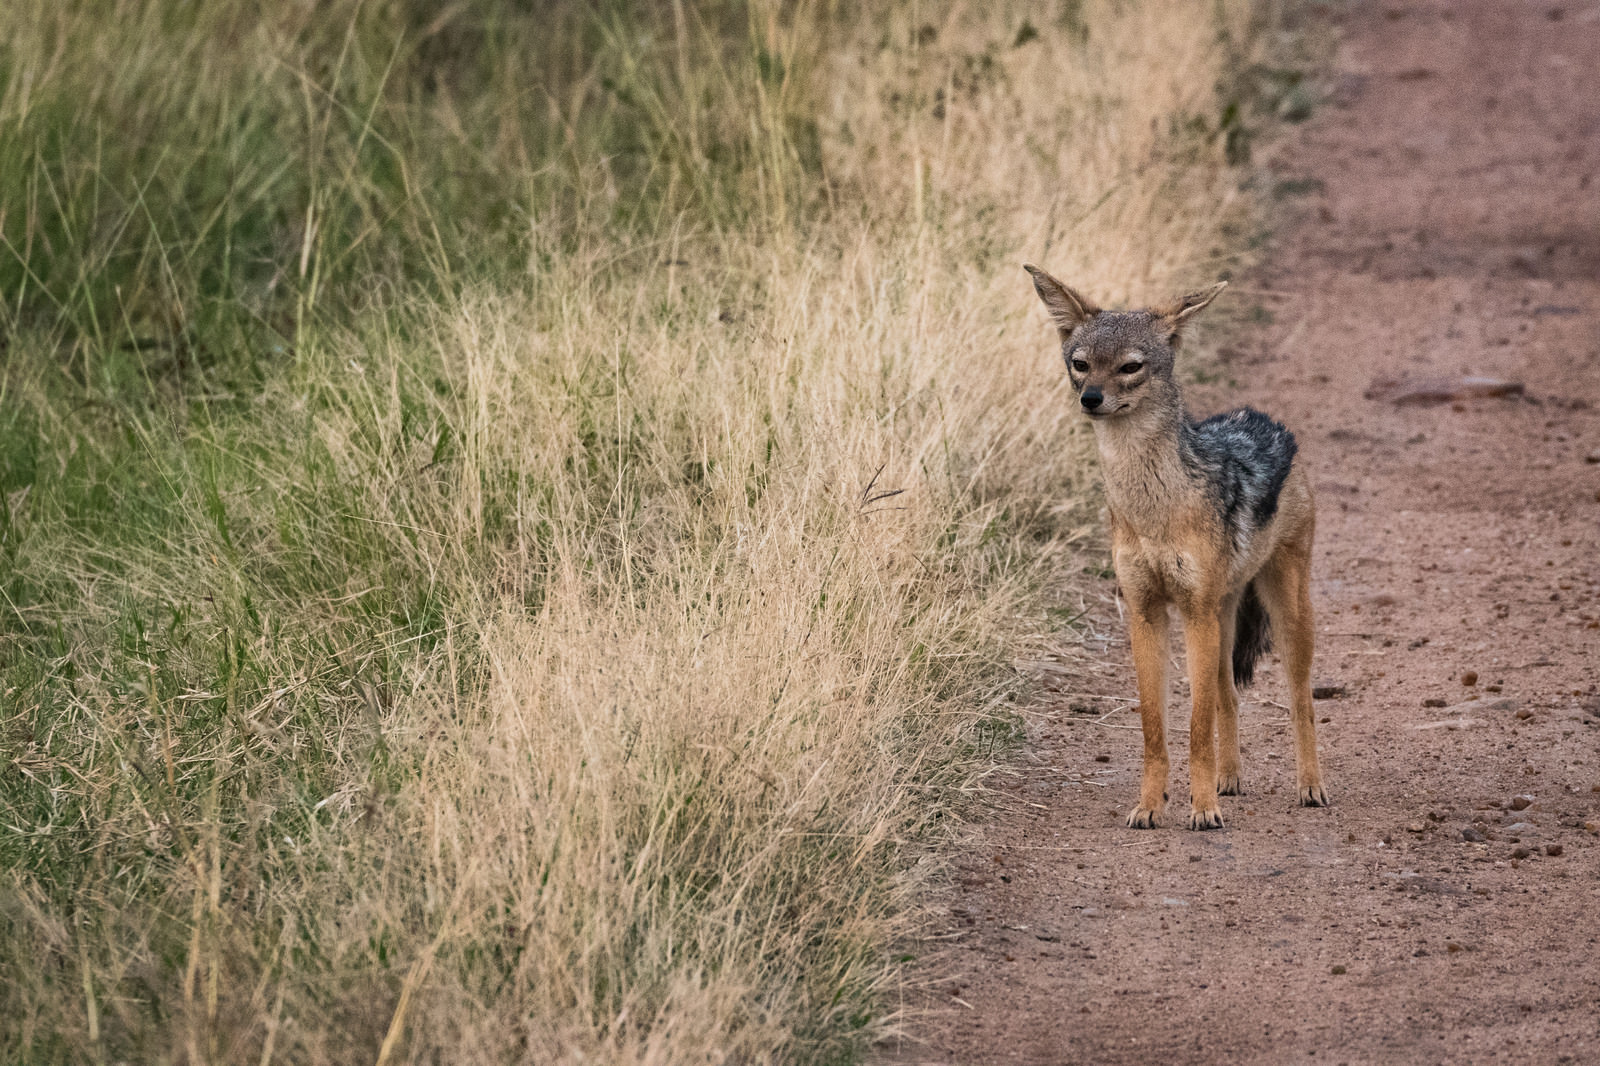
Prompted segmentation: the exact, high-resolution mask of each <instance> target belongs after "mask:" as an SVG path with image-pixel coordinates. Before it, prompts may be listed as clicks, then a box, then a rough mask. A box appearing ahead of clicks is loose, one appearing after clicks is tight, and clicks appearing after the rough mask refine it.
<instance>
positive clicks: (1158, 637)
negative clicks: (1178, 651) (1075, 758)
mask: <svg viewBox="0 0 1600 1066" xmlns="http://www.w3.org/2000/svg"><path fill="white" fill-rule="evenodd" d="M1129 614H1130V615H1131V616H1132V619H1133V623H1132V625H1131V626H1130V627H1129V636H1130V638H1131V640H1132V643H1133V669H1134V673H1135V674H1137V675H1138V682H1139V724H1140V725H1141V726H1142V727H1143V729H1144V776H1143V778H1142V780H1141V781H1140V784H1139V805H1138V806H1137V807H1135V808H1134V809H1133V810H1132V811H1130V812H1129V813H1128V825H1129V827H1131V828H1133V829H1154V828H1155V827H1156V826H1157V825H1159V824H1160V822H1161V818H1162V815H1163V814H1164V813H1165V811H1166V806H1167V721H1166V719H1167V608H1166V605H1165V604H1162V605H1160V606H1149V605H1140V604H1137V603H1135V604H1134V605H1133V610H1132V611H1130V612H1129Z"/></svg>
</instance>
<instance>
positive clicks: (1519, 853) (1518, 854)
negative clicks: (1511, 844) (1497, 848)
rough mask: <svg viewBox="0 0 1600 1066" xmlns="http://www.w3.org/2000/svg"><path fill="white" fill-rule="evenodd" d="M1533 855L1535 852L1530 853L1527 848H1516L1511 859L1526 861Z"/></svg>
mask: <svg viewBox="0 0 1600 1066" xmlns="http://www.w3.org/2000/svg"><path fill="white" fill-rule="evenodd" d="M1532 854H1533V852H1531V851H1529V850H1528V849H1527V848H1514V849H1512V852H1511V857H1512V858H1513V859H1526V858H1527V857H1528V856H1529V855H1532Z"/></svg>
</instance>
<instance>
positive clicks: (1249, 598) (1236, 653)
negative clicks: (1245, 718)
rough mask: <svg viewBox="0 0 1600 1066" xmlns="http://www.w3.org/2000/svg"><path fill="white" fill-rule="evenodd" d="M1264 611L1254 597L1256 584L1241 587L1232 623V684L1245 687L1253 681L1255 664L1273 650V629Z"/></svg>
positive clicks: (1258, 597)
mask: <svg viewBox="0 0 1600 1066" xmlns="http://www.w3.org/2000/svg"><path fill="white" fill-rule="evenodd" d="M1268 623H1269V619H1268V618H1267V609H1266V608H1265V607H1263V606H1262V605H1261V597H1260V596H1257V595H1256V586H1255V582H1251V583H1250V584H1248V585H1246V586H1245V587H1244V595H1243V596H1241V597H1239V612H1238V614H1236V615H1235V616H1234V621H1233V683H1234V684H1235V685H1236V686H1238V687H1239V688H1245V687H1247V686H1248V685H1249V684H1250V682H1252V681H1254V680H1255V679H1256V660H1258V659H1260V658H1261V657H1262V656H1263V655H1265V654H1266V653H1267V652H1269V651H1271V650H1272V628H1271V626H1270V625H1269V624H1268Z"/></svg>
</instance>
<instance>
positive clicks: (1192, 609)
mask: <svg viewBox="0 0 1600 1066" xmlns="http://www.w3.org/2000/svg"><path fill="white" fill-rule="evenodd" d="M1027 270H1028V273H1030V274H1032V275H1033V285H1034V288H1035V290H1037V291H1038V293H1039V298H1040V299H1041V300H1043V301H1044V305H1045V307H1046V308H1048V309H1049V311H1050V317H1051V318H1052V319H1054V321H1055V324H1056V329H1057V330H1058V331H1059V332H1060V334H1061V354H1062V357H1063V358H1064V359H1065V360H1066V363H1067V374H1068V376H1069V377H1070V378H1071V380H1072V386H1073V388H1074V389H1075V390H1076V392H1077V394H1078V399H1079V403H1080V405H1081V407H1082V409H1083V412H1084V413H1085V414H1086V415H1088V416H1089V417H1090V418H1091V419H1093V420H1094V433H1095V441H1096V443H1097V444H1098V445H1099V449H1100V465H1101V467H1102V469H1103V471H1104V474H1105V486H1106V508H1107V510H1108V511H1109V512H1110V515H1111V553H1112V563H1113V566H1114V567H1115V569H1116V574H1117V581H1118V583H1119V584H1120V585H1121V587H1122V595H1123V597H1124V598H1125V599H1126V600H1127V603H1128V606H1129V617H1130V628H1131V636H1132V644H1133V665H1134V670H1135V672H1136V673H1137V674H1138V684H1139V717H1140V719H1141V722H1142V725H1143V728H1144V778H1143V782H1142V784H1141V785H1140V789H1139V805H1138V806H1137V807H1135V808H1134V809H1133V811H1132V812H1131V813H1129V815H1128V824H1129V825H1130V826H1134V827H1137V828H1153V827H1154V826H1156V825H1157V824H1158V823H1159V822H1160V820H1161V818H1162V814H1163V811H1164V809H1165V805H1166V798H1167V793H1166V788H1167V765H1168V764H1167V741H1166V721H1165V718H1166V696H1167V676H1166V674H1167V672H1166V667H1167V607H1168V605H1169V604H1175V605H1176V606H1177V608H1178V611H1179V613H1180V614H1181V615H1182V616H1183V630H1184V640H1185V644H1186V648H1187V657H1188V665H1189V687H1190V690H1191V692H1192V693H1193V698H1194V713H1193V715H1192V717H1191V718H1190V720H1189V795H1190V807H1189V821H1188V824H1189V828H1191V829H1216V828H1220V827H1221V826H1222V808H1221V806H1220V805H1219V804H1218V802H1217V796H1218V795H1219V794H1221V795H1225V796H1226V795H1239V794H1240V793H1241V792H1242V791H1243V789H1242V788H1241V785H1240V780H1239V715H1238V711H1239V704H1238V698H1237V696H1236V694H1235V691H1234V685H1235V683H1237V684H1238V685H1240V686H1243V685H1247V684H1249V683H1250V680H1251V678H1252V676H1253V674H1254V670H1255V663H1256V660H1257V659H1258V658H1259V657H1260V656H1261V655H1262V653H1263V652H1265V651H1266V650H1267V648H1268V647H1269V645H1270V640H1271V638H1273V637H1275V638H1276V640H1277V644H1278V647H1279V648H1280V649H1281V651H1282V655H1283V661H1284V666H1285V669H1286V671H1287V673H1288V677H1289V692H1290V703H1291V706H1290V716H1291V719H1292V721H1293V723H1294V746H1295V764H1296V770H1297V774H1298V778H1299V791H1300V803H1301V805H1302V806H1307V807H1322V806H1326V805H1327V803H1328V793H1327V790H1326V789H1325V788H1324V787H1323V783H1322V771H1321V769H1320V768H1319V767H1318V765H1317V737H1316V724H1315V723H1316V720H1315V718H1314V717H1313V713H1312V707H1311V649H1312V623H1311V540H1312V533H1313V530H1314V527H1315V524H1316V517H1315V510H1314V508H1313V506H1312V502H1311V487H1310V485H1309V484H1307V482H1306V475H1305V471H1304V469H1303V468H1302V467H1301V466H1300V465H1299V464H1297V463H1296V462H1295V442H1294V436H1293V435H1292V434H1291V433H1290V432H1289V431H1288V430H1287V429H1285V428H1284V427H1283V426H1281V425H1279V424H1278V423H1277V422H1274V421H1273V420H1272V419H1270V418H1268V417H1267V416H1266V415H1264V414H1261V413H1260V412H1259V411H1252V410H1250V409H1249V408H1241V409H1240V410H1237V411H1231V412H1229V413H1227V414H1222V415H1217V416H1215V417H1213V418H1208V419H1206V420H1205V421H1203V422H1193V421H1191V420H1190V419H1189V416H1188V414H1187V412H1186V411H1185V410H1184V406H1183V397H1182V395H1181V393H1180V391H1179V388H1178V383H1177V381H1176V380H1175V379H1174V377H1173V357H1174V353H1175V351H1176V350H1177V348H1178V343H1179V339H1180V335H1181V333H1182V331H1183V328H1184V327H1185V326H1186V325H1187V324H1188V323H1189V322H1190V321H1191V320H1192V319H1193V318H1194V316H1195V315H1196V314H1197V313H1199V311H1200V310H1201V309H1202V308H1203V307H1205V306H1206V305H1207V304H1208V303H1210V302H1211V301H1212V299H1214V298H1215V297H1216V295H1217V294H1218V293H1219V292H1221V291H1222V289H1223V288H1224V287H1225V286H1226V284H1227V283H1226V282H1222V283H1219V284H1217V285H1214V286H1212V287H1211V288H1209V289H1205V290H1204V291H1201V292H1197V293H1193V294H1191V295H1189V296H1185V297H1183V298H1182V299H1180V300H1177V301H1174V302H1173V303H1172V304H1170V305H1167V306H1165V307H1157V308H1152V309H1150V310H1144V311H1102V310H1100V309H1099V308H1098V307H1096V306H1095V305H1094V304H1092V303H1090V302H1089V301H1088V300H1086V299H1084V298H1083V297H1082V296H1080V295H1079V294H1078V293H1076V292H1074V291H1073V290H1071V289H1069V288H1068V287H1067V286H1065V285H1063V284H1061V282H1059V281H1057V280H1056V279H1055V278H1053V277H1051V276H1050V275H1049V274H1047V273H1045V272H1044V271H1042V270H1040V269H1038V268H1037V267H1034V266H1028V267H1027ZM1269 620H1270V626H1271V631H1270V634H1269V631H1268V625H1269ZM1219 746H1220V748H1221V754H1220V758H1219V755H1218V748H1219Z"/></svg>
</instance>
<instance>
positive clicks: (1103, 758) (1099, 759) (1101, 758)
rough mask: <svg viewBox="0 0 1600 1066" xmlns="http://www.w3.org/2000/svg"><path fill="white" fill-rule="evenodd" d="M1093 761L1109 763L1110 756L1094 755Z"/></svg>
mask: <svg viewBox="0 0 1600 1066" xmlns="http://www.w3.org/2000/svg"><path fill="white" fill-rule="evenodd" d="M1094 761H1095V762H1110V761H1111V756H1109V755H1096V756H1095V757H1094Z"/></svg>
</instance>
